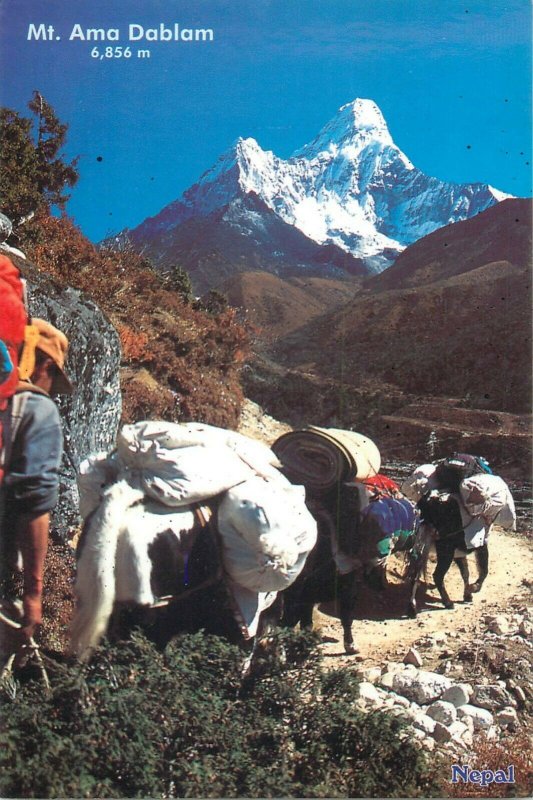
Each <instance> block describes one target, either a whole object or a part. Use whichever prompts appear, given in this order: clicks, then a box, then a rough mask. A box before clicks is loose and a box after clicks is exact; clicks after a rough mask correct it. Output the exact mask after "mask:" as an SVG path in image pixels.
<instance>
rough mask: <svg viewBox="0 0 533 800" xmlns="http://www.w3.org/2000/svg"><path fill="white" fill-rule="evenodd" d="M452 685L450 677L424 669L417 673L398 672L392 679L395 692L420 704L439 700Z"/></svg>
mask: <svg viewBox="0 0 533 800" xmlns="http://www.w3.org/2000/svg"><path fill="white" fill-rule="evenodd" d="M450 686H452V681H451V680H450V678H446V677H445V676H444V675H438V674H437V673H435V672H426V671H424V670H418V672H417V673H416V674H415V675H412V674H408V673H406V672H404V673H396V674H394V675H393V679H392V688H393V689H394V691H395V692H398V694H403V695H404V697H407V698H408V700H414V701H415V703H419V704H422V703H431V702H432V701H433V700H438V699H439V697H440V696H441V695H442V693H443V692H445V691H446V689H449V688H450Z"/></svg>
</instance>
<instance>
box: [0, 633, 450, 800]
mask: <svg viewBox="0 0 533 800" xmlns="http://www.w3.org/2000/svg"><path fill="white" fill-rule="evenodd" d="M279 644H281V645H283V647H282V648H281V649H282V652H283V658H280V657H276V656H273V655H272V654H270V655H269V656H268V657H267V658H266V660H265V663H264V665H263V669H261V670H260V672H259V673H258V675H257V676H256V677H255V678H254V679H250V680H249V681H248V682H247V683H244V684H243V680H242V667H243V655H242V652H241V651H239V649H238V648H236V647H233V646H231V645H228V644H227V643H226V642H224V641H222V640H221V639H218V638H216V637H208V636H205V635H203V634H197V635H195V636H183V637H180V638H179V639H177V640H176V641H175V642H174V643H173V644H171V645H170V646H169V647H168V648H167V651H166V652H165V653H164V654H162V653H159V652H157V651H156V650H154V648H153V647H152V646H151V645H150V644H149V643H148V642H147V641H146V640H144V639H143V638H142V637H140V636H139V637H135V638H134V639H133V640H132V641H131V642H129V643H123V644H121V645H119V646H114V647H108V648H102V649H101V650H100V651H99V652H98V653H97V655H96V656H95V658H94V660H93V662H92V663H91V664H90V665H89V666H81V665H79V664H75V665H70V666H61V667H58V669H57V670H55V671H54V673H53V675H52V683H53V690H52V694H51V696H50V697H46V696H45V694H44V693H43V691H42V687H41V685H40V684H38V683H28V684H26V685H22V686H19V689H18V693H17V696H16V698H15V700H10V699H8V698H7V696H6V697H4V698H2V706H3V708H2V720H3V725H2V729H1V734H0V744H1V748H0V793H1V794H2V796H4V797H6V796H9V797H57V798H60V797H132V798H133V797H357V796H364V797H373V796H381V797H399V796H403V797H405V796H411V797H416V796H428V795H429V794H431V793H437V794H438V787H436V786H435V785H434V784H433V782H432V780H431V778H430V776H429V771H428V768H427V766H426V762H425V757H424V755H423V754H422V752H421V751H420V750H419V749H418V748H417V747H416V746H415V745H413V744H412V743H411V742H410V741H409V740H407V739H405V738H404V737H402V735H401V731H402V729H401V725H400V723H398V721H397V720H395V719H391V718H388V717H386V716H384V715H381V714H371V715H364V714H362V713H361V712H360V711H358V710H357V709H356V707H355V705H354V698H355V697H356V683H357V682H356V679H355V677H354V675H353V674H352V673H350V672H349V671H348V670H343V671H334V672H331V673H326V674H324V673H323V671H322V669H321V665H320V659H319V656H318V652H317V648H316V646H315V642H314V641H313V640H312V639H310V638H309V636H308V635H304V634H301V635H300V634H294V633H283V634H280V635H279Z"/></svg>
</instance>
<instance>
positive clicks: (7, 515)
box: [1, 319, 72, 639]
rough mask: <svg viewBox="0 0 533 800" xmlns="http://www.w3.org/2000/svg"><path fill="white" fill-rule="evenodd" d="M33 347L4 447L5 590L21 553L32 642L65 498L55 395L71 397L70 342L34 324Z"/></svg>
mask: <svg viewBox="0 0 533 800" xmlns="http://www.w3.org/2000/svg"><path fill="white" fill-rule="evenodd" d="M30 333H31V336H30V337H29V338H30V341H31V346H30V347H29V348H26V352H23V354H22V357H21V360H20V364H19V372H20V373H21V380H20V381H19V384H18V387H17V391H16V393H15V395H14V396H13V398H12V401H11V403H10V407H9V408H8V412H7V413H8V414H9V415H10V425H9V430H10V435H9V436H8V437H7V441H6V442H5V443H4V463H5V478H4V484H3V491H4V498H3V503H4V517H3V525H2V527H3V532H2V537H1V539H2V546H3V548H4V559H2V561H3V563H4V566H5V567H7V569H5V570H4V572H5V574H4V576H3V578H4V586H5V583H6V581H7V583H9V574H10V573H12V572H13V568H14V565H15V562H16V556H17V553H20V554H21V556H22V570H23V577H24V581H23V597H22V603H23V614H24V616H23V619H22V626H23V627H22V635H23V637H25V638H27V639H29V638H30V637H32V636H33V634H34V632H35V629H36V627H37V626H38V625H39V624H40V623H41V621H42V591H43V575H44V563H45V556H46V551H47V549H48V537H49V528H50V513H51V511H52V510H53V508H54V507H55V505H56V503H57V499H58V493H59V466H60V463H61V456H62V452H63V433H62V429H61V421H60V417H59V411H58V409H57V406H56V404H55V403H54V401H53V400H52V399H51V395H54V394H70V393H71V392H72V384H71V383H70V381H69V379H68V377H67V375H66V373H65V369H64V367H65V359H66V355H67V351H68V340H67V337H66V336H65V335H64V334H63V333H62V332H61V331H60V330H58V329H57V328H55V327H54V326H53V325H51V324H50V323H49V322H46V321H45V320H42V319H33V320H32V325H31V331H30Z"/></svg>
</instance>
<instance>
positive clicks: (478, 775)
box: [452, 764, 515, 786]
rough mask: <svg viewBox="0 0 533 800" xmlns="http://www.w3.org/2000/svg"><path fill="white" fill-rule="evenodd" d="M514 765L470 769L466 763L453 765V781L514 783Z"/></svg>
mask: <svg viewBox="0 0 533 800" xmlns="http://www.w3.org/2000/svg"><path fill="white" fill-rule="evenodd" d="M514 782H515V777H514V765H513V764H511V765H510V766H508V767H507V769H497V770H493V769H470V767H469V766H467V765H466V764H464V765H463V766H462V767H460V766H459V764H453V766H452V783H475V784H477V785H479V786H488V785H489V784H491V783H514Z"/></svg>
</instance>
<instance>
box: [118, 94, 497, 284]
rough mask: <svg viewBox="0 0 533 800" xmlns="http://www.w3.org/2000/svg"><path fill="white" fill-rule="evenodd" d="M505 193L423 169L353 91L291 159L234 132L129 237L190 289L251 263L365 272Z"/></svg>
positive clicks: (287, 271)
mask: <svg viewBox="0 0 533 800" xmlns="http://www.w3.org/2000/svg"><path fill="white" fill-rule="evenodd" d="M507 196H508V195H505V194H504V193H502V192H500V191H498V190H497V189H494V188H492V187H491V186H489V185H487V184H481V183H465V184H452V183H447V182H445V181H441V180H439V179H437V178H432V177H428V176H426V175H424V173H422V172H421V171H420V170H419V169H417V168H416V167H415V166H413V164H412V163H411V162H410V161H409V159H408V158H407V156H405V155H404V154H403V153H402V151H401V150H400V149H399V148H398V147H397V146H396V145H395V144H394V142H393V140H392V138H391V135H390V133H389V131H388V128H387V125H386V122H385V120H384V118H383V115H382V113H381V111H380V110H379V108H378V107H377V106H376V104H375V103H374V102H372V101H371V100H361V99H357V100H355V101H354V102H352V103H348V104H347V105H345V106H343V107H342V108H341V109H340V110H339V111H338V113H337V114H336V116H335V117H334V118H333V119H332V120H331V121H330V122H329V123H328V124H327V125H326V126H325V127H324V128H323V129H322V130H321V131H320V133H319V134H318V135H317V136H316V137H315V139H313V141H312V142H310V143H309V144H307V145H305V146H304V147H302V148H301V149H299V150H297V151H296V152H295V153H294V154H293V155H292V156H291V158H289V159H287V160H283V159H281V158H278V157H277V156H276V155H274V154H273V153H272V152H269V151H265V150H262V148H261V147H260V146H259V144H258V143H257V142H256V141H255V140H254V139H251V138H248V139H239V140H238V141H237V142H236V143H235V144H234V145H233V146H232V147H231V148H230V149H229V150H228V151H227V152H226V153H224V154H223V155H221V156H220V158H219V159H218V161H217V162H216V163H215V164H214V165H213V166H212V167H211V168H210V169H209V170H207V172H205V173H204V174H203V175H202V176H201V178H200V179H199V180H198V182H197V183H195V184H194V185H193V186H191V187H190V188H189V189H187V191H185V192H184V193H183V195H181V197H179V198H178V199H177V200H176V201H174V202H172V203H170V205H167V206H166V207H165V208H163V209H162V210H161V211H160V212H159V213H158V214H157V215H156V216H154V217H150V218H148V219H146V220H145V221H144V222H142V223H141V224H140V225H139V226H137V227H136V228H134V229H133V230H129V231H127V234H128V236H129V238H130V239H131V240H132V242H133V243H134V245H135V246H136V247H142V248H143V250H144V252H145V253H146V254H147V255H148V256H149V257H150V258H151V259H152V260H153V261H154V263H155V264H156V265H157V266H159V267H162V268H164V267H166V266H170V265H172V264H176V263H178V264H180V265H181V266H183V267H184V268H185V269H187V270H188V271H189V272H190V274H191V277H192V279H193V283H194V285H195V287H196V289H197V291H202V290H205V289H207V288H211V287H212V286H220V284H221V283H222V282H223V281H225V280H227V279H228V278H229V277H230V276H231V275H234V274H235V273H238V272H242V271H245V270H249V269H262V270H265V271H267V272H270V273H273V274H276V275H280V276H284V277H286V276H290V275H293V276H294V275H300V276H301V275H306V276H322V277H342V276H346V275H368V274H374V273H378V272H381V271H382V270H384V269H386V268H387V267H389V266H390V265H391V264H392V263H393V262H394V261H395V260H396V258H397V257H398V256H399V254H400V253H401V252H402V251H403V250H404V248H405V247H406V246H408V245H410V244H412V243H413V242H415V241H417V240H418V239H420V238H421V237H423V236H425V235H427V234H428V233H431V232H432V231H434V230H436V229H438V228H441V227H443V226H445V225H448V224H450V223H453V222H458V221H460V220H465V219H469V218H471V217H474V216H475V215H476V214H479V213H480V212H481V211H483V210H485V209H487V208H489V207H490V206H492V205H494V204H496V203H497V202H499V201H500V200H502V199H504V198H505V197H507Z"/></svg>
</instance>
